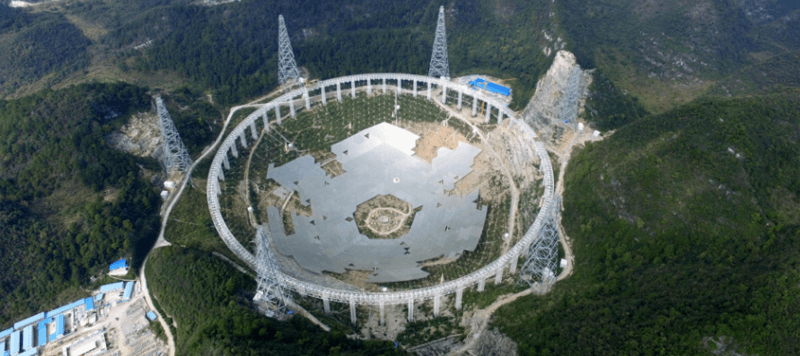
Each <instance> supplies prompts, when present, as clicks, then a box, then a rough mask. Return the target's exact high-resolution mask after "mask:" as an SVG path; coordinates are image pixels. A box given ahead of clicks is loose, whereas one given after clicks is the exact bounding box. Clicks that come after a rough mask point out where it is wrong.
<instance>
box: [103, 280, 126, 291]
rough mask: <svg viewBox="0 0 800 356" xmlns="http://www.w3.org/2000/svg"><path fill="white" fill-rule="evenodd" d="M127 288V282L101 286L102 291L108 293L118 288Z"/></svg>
mask: <svg viewBox="0 0 800 356" xmlns="http://www.w3.org/2000/svg"><path fill="white" fill-rule="evenodd" d="M122 288H125V282H117V283H111V284H106V285H104V286H100V292H101V293H108V292H111V291H114V290H117V289H122Z"/></svg>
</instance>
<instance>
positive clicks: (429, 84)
mask: <svg viewBox="0 0 800 356" xmlns="http://www.w3.org/2000/svg"><path fill="white" fill-rule="evenodd" d="M428 100H431V82H428Z"/></svg>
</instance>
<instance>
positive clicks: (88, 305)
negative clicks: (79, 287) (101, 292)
mask: <svg viewBox="0 0 800 356" xmlns="http://www.w3.org/2000/svg"><path fill="white" fill-rule="evenodd" d="M83 303H84V304H85V305H86V311H90V310H94V299H92V297H89V298H86V299H84V300H83Z"/></svg>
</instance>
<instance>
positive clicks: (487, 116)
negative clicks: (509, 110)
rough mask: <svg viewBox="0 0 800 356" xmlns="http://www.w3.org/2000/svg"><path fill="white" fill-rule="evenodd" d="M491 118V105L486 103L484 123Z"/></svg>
mask: <svg viewBox="0 0 800 356" xmlns="http://www.w3.org/2000/svg"><path fill="white" fill-rule="evenodd" d="M491 118H492V105H491V104H489V103H486V123H487V124H488V123H489V119H491Z"/></svg>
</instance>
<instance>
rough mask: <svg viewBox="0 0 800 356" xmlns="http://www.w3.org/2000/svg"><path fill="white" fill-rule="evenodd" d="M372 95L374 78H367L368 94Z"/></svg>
mask: <svg viewBox="0 0 800 356" xmlns="http://www.w3.org/2000/svg"><path fill="white" fill-rule="evenodd" d="M370 95H372V79H367V96H370Z"/></svg>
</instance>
